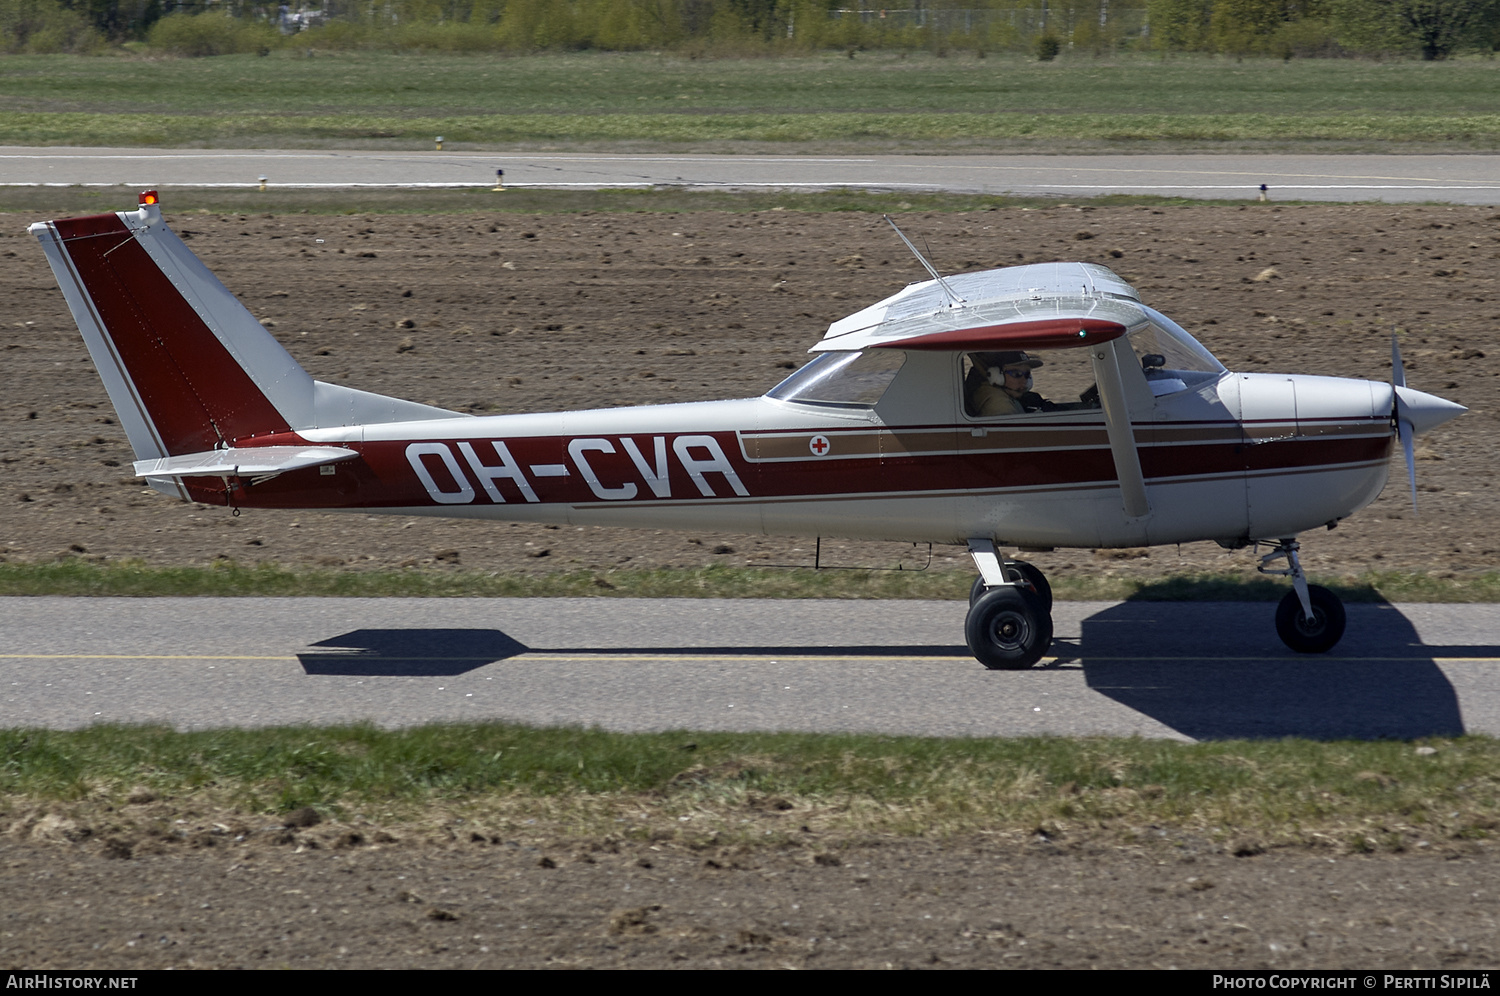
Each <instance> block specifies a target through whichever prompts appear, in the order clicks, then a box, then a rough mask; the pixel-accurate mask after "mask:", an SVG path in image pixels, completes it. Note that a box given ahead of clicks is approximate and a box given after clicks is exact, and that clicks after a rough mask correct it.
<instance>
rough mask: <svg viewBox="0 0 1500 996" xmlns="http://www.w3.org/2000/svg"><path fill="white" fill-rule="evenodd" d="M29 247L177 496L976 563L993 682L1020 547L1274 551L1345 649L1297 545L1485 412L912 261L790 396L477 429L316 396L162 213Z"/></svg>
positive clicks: (1100, 289)
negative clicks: (1399, 463)
mask: <svg viewBox="0 0 1500 996" xmlns="http://www.w3.org/2000/svg"><path fill="white" fill-rule="evenodd" d="M892 227H894V225H893V226H892ZM30 231H31V232H32V233H33V234H34V235H36V237H37V238H38V239H39V240H40V241H41V244H42V247H43V249H44V250H45V251H46V254H47V260H48V262H49V263H50V264H51V266H52V270H53V272H54V273H55V274H56V276H57V280H58V283H59V285H60V286H61V288H62V291H63V294H64V296H65V297H66V298H67V302H68V306H69V308H70V309H71V310H72V313H73V317H74V319H75V320H76V321H77V323H78V328H79V330H80V331H81V332H82V333H83V337H84V340H85V342H86V343H87V345H88V349H89V353H90V355H91V356H92V358H93V361H94V364H95V365H96V366H97V367H98V370H99V374H100V376H101V377H102V379H103V381H104V386H105V388H106V389H107V391H108V393H109V397H110V400H111V401H112V402H113V404H114V407H115V409H116V411H117V412H118V413H119V416H120V423H121V425H122V426H123V427H124V428H125V432H126V435H127V436H128V437H129V439H130V443H131V446H132V447H133V448H134V450H135V456H136V461H135V472H136V474H137V475H139V476H141V477H144V478H145V479H146V480H147V481H148V482H149V483H150V485H151V486H152V487H153V488H155V489H156V490H158V491H161V492H163V493H165V494H168V495H174V496H177V497H180V498H184V499H188V500H191V501H195V502H202V503H204V504H209V505H227V506H231V507H234V508H241V507H243V508H281V509H294V508H295V509H343V510H359V511H363V512H385V513H392V514H399V515H440V516H460V517H465V518H481V519H502V520H511V521H528V522H556V523H569V524H589V525H630V526H646V527H668V528H674V529H682V528H695V529H725V530H732V531H736V532H764V533H780V534H801V535H808V536H842V537H850V538H863V539H889V540H903V541H913V542H932V543H947V544H966V545H967V546H968V550H969V552H970V554H971V555H972V557H973V559H974V563H975V565H976V566H977V567H978V569H979V574H980V576H979V578H978V579H977V580H976V582H975V584H974V588H973V592H972V595H971V598H970V608H969V613H968V617H967V621H966V623H965V636H966V638H967V641H968V646H969V649H970V650H971V651H972V652H973V653H974V656H975V657H976V658H977V659H978V660H979V661H980V662H981V663H983V664H984V665H985V666H986V667H989V668H1027V667H1031V666H1032V665H1033V664H1035V663H1037V661H1039V660H1040V659H1041V658H1042V656H1043V655H1044V654H1045V653H1046V652H1047V650H1048V647H1049V645H1050V643H1051V640H1052V617H1051V591H1050V586H1049V585H1048V583H1047V580H1046V578H1045V577H1044V576H1043V575H1042V573H1041V572H1040V571H1039V570H1038V569H1037V568H1036V567H1034V566H1033V565H1031V564H1030V563H1027V562H1025V561H1021V560H1016V559H1014V558H1012V557H1010V556H1007V555H1005V554H1003V553H1002V552H1001V551H1002V548H1019V549H1020V550H1022V551H1026V550H1037V549H1048V548H1054V547H1059V546H1067V547H1127V546H1129V547H1135V546H1149V545H1154V544H1166V543H1184V542H1190V541H1198V540H1214V541H1217V542H1218V543H1219V544H1221V545H1222V546H1224V547H1226V548H1230V549H1233V548H1239V547H1244V546H1247V545H1250V544H1252V543H1254V544H1257V545H1260V544H1266V545H1269V547H1270V552H1269V553H1267V554H1265V555H1264V556H1262V557H1261V558H1260V564H1259V568H1260V569H1261V570H1262V571H1263V572H1266V573H1271V574H1280V575H1284V576H1289V577H1290V578H1291V582H1292V590H1291V591H1289V592H1288V593H1287V595H1286V597H1285V598H1284V599H1283V600H1282V602H1281V604H1280V606H1279V607H1278V609H1277V611H1276V628H1277V632H1278V634H1279V635H1280V637H1281V639H1282V640H1283V641H1284V642H1285V643H1286V644H1287V646H1289V647H1291V648H1292V649H1293V650H1296V651H1302V652H1314V653H1315V652H1322V651H1326V650H1328V649H1329V648H1331V647H1332V646H1333V645H1334V644H1336V643H1337V642H1338V640H1339V638H1340V637H1341V636H1342V635H1343V632H1344V624H1345V620H1344V609H1343V606H1342V604H1341V603H1340V601H1339V599H1338V598H1337V597H1336V596H1335V595H1334V594H1333V593H1332V592H1329V591H1328V590H1327V589H1325V588H1321V587H1319V586H1316V585H1310V584H1308V583H1307V579H1306V577H1305V576H1304V574H1303V571H1302V566H1301V563H1300V562H1299V560H1298V555H1297V553H1298V542H1297V535H1298V534H1299V533H1302V532H1304V531H1306V530H1309V529H1313V528H1315V527H1318V526H1324V525H1327V526H1330V527H1331V526H1332V525H1333V524H1334V523H1336V522H1338V520H1340V519H1342V518H1344V517H1345V516H1348V515H1350V514H1351V513H1353V512H1355V511H1356V510H1358V509H1360V508H1363V507H1364V506H1365V505H1367V504H1369V503H1370V502H1371V501H1373V500H1374V499H1375V497H1376V496H1377V495H1379V494H1380V491H1381V489H1382V488H1383V487H1384V486H1385V483H1386V478H1387V475H1388V472H1389V467H1390V459H1391V455H1392V449H1393V444H1394V441H1395V440H1398V439H1399V440H1400V442H1401V444H1402V446H1403V448H1404V450H1405V452H1406V459H1407V467H1408V475H1409V476H1411V477H1412V481H1413V488H1412V491H1413V500H1415V476H1414V472H1413V470H1412V467H1413V464H1412V443H1411V440H1412V436H1413V435H1414V434H1416V433H1420V432H1423V431H1425V430H1427V429H1430V428H1432V427H1434V426H1436V425H1439V424H1441V423H1443V422H1445V421H1447V420H1448V419H1450V418H1453V417H1454V416H1456V415H1458V414H1460V413H1462V412H1463V411H1465V410H1466V409H1464V408H1463V407H1462V406H1460V405H1457V404H1454V403H1452V402H1449V401H1446V400H1444V399H1442V398H1438V397H1435V396H1433V395H1431V394H1424V393H1422V392H1420V391H1415V390H1412V389H1411V388H1408V387H1406V386H1405V382H1404V377H1403V374H1402V366H1401V360H1400V355H1399V352H1397V351H1396V347H1395V344H1394V342H1393V344H1392V368H1393V380H1394V383H1391V384H1387V383H1382V382H1378V381H1368V380H1350V379H1341V378H1333V377H1315V376H1302V375H1287V374H1261V373H1254V374H1245V373H1233V372H1230V371H1229V370H1226V369H1225V368H1224V366H1223V365H1222V364H1220V363H1219V361H1218V360H1216V359H1214V357H1213V355H1212V354H1211V353H1210V352H1209V351H1208V350H1206V349H1204V348H1203V346H1201V345H1199V344H1198V342H1197V341H1196V340H1194V339H1193V337H1192V336H1191V335H1189V334H1188V333H1187V332H1186V331H1184V330H1183V329H1182V328H1181V327H1180V326H1179V325H1178V324H1177V323H1176V322H1174V321H1172V320H1171V319H1170V318H1168V317H1167V316H1165V315H1163V314H1161V313H1160V312H1158V311H1156V310H1154V309H1152V308H1150V307H1148V306H1147V305H1145V304H1144V303H1142V302H1141V299H1140V295H1138V294H1137V293H1136V291H1135V290H1134V289H1133V288H1132V287H1131V286H1130V285H1129V284H1127V283H1126V282H1125V281H1123V280H1121V279H1120V278H1119V277H1118V276H1116V275H1115V274H1114V273H1113V272H1111V271H1110V270H1108V269H1106V268H1105V267H1102V266H1098V265H1095V264H1092V263H1040V264H1032V265H1027V266H1014V267H1007V268H1004V269H996V270H986V271H982V272H976V273H963V274H956V275H951V276H947V277H943V276H940V275H939V274H938V272H937V271H936V270H935V269H933V268H932V266H931V265H930V264H929V263H928V262H927V261H926V260H925V259H924V258H923V257H922V255H921V254H920V253H918V252H917V251H916V249H915V247H912V246H911V244H910V242H909V241H908V242H907V245H908V247H910V248H911V249H912V252H913V253H914V254H916V256H917V258H918V259H919V260H921V261H922V263H923V265H924V266H926V267H927V269H928V271H929V272H930V274H931V277H932V279H930V280H926V281H922V282H920V283H913V284H910V285H908V286H907V287H906V288H905V289H903V290H901V291H899V292H898V293H896V294H894V295H892V296H891V297H888V298H886V299H885V300H883V301H880V302H879V303H877V304H873V305H871V306H870V307H868V308H865V309H864V310H862V311H859V312H856V313H855V314H853V315H850V316H849V317H847V318H843V319H841V320H839V321H836V322H834V323H833V324H832V325H831V326H830V327H829V328H828V331H827V334H826V335H825V336H824V337H823V339H822V340H821V341H820V342H818V343H817V344H816V345H814V346H813V347H812V349H811V350H810V352H812V353H814V354H815V357H814V358H813V359H812V360H811V361H810V362H808V363H807V364H806V365H804V366H803V367H802V368H801V369H799V370H797V371H796V372H794V373H793V374H792V375H791V376H789V377H787V378H786V380H784V381H783V382H782V383H780V384H778V385H777V386H775V387H774V388H772V389H771V390H770V391H769V392H767V393H766V394H765V395H764V396H763V397H759V398H748V399H743V400H737V401H713V402H693V403H685V404H670V405H651V406H645V407H636V408H617V409H602V410H595V411H570V412H562V413H557V414H545V415H542V414H522V415H497V416H477V417H476V416H470V415H465V414H461V413H458V412H452V411H445V410H443V409H440V408H435V407H430V406H427V405H421V404H415V403H413V402H410V401H402V400H398V399H395V398H389V397H384V396H381V395H376V394H370V393H366V392H363V391H357V390H353V389H350V388H347V387H342V386H338V385H333V384H325V383H322V382H319V381H316V380H313V379H312V377H310V376H309V375H308V374H307V372H306V371H304V370H303V369H302V368H301V367H300V366H299V365H298V364H297V362H296V361H295V360H294V359H292V357H291V355H290V354H288V353H287V351H286V350H285V349H283V348H282V347H281V345H280V344H279V343H278V342H277V341H276V339H275V338H274V337H273V336H272V335H271V334H270V333H269V332H267V331H266V330H265V329H264V328H263V327H262V326H261V325H260V324H259V322H257V321H256V319H255V318H254V317H253V316H252V315H251V314H250V312H249V311H248V310H246V309H245V307H244V306H243V305H241V304H240V303H239V301H238V300H236V299H235V297H234V296H233V295H232V294H231V293H230V292H229V291H228V290H227V289H226V288H225V287H224V286H223V284H221V283H220V282H219V281H218V280H217V279H216V278H215V277H214V276H213V275H212V274H211V273H210V272H209V271H208V269H207V268H206V267H205V266H204V265H203V264H202V263H201V262H200V261H199V260H198V259H197V257H196V256H194V255H193V253H192V252H191V251H190V250H189V249H188V248H187V246H186V245H184V244H183V242H182V241H181V239H179V238H178V237H177V236H176V235H175V234H173V232H172V231H171V229H170V228H168V226H167V225H166V223H165V222H164V221H163V220H162V216H161V210H160V205H159V204H158V203H157V196H156V193H155V192H154V191H148V192H146V193H143V194H142V195H141V197H140V203H139V208H138V210H135V211H121V212H117V213H114V214H104V215H97V216H94V217H87V218H71V219H66V220H61V221H49V222H40V223H38V224H35V225H33V226H31V229H30ZM898 234H899V230H898ZM901 237H902V239H903V241H905V236H904V235H903V236H901ZM1037 381H1040V383H1036V382H1037ZM1043 392H1045V396H1044V393H1043ZM1257 549H1258V546H1257ZM1277 564H1284V566H1280V567H1277V566H1274V565H1277Z"/></svg>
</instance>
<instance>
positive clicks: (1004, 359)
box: [974, 350, 1044, 370]
mask: <svg viewBox="0 0 1500 996" xmlns="http://www.w3.org/2000/svg"><path fill="white" fill-rule="evenodd" d="M974 355H975V356H976V357H978V359H979V362H980V363H983V364H984V365H985V367H986V368H989V369H999V368H1000V367H1015V366H1027V367H1030V368H1031V369H1033V370H1035V369H1036V368H1037V367H1040V366H1043V365H1044V364H1043V363H1042V361H1041V360H1039V359H1037V358H1036V357H1035V356H1028V355H1027V354H1025V353H1023V352H1020V351H1019V350H1011V351H1009V352H1004V353H975V354H974Z"/></svg>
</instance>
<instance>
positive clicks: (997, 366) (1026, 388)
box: [961, 349, 1099, 419]
mask: <svg viewBox="0 0 1500 996" xmlns="http://www.w3.org/2000/svg"><path fill="white" fill-rule="evenodd" d="M961 363H962V370H961V372H962V375H963V398H964V414H965V415H967V416H968V417H969V418H985V419H987V418H1005V417H1007V416H1014V415H1028V414H1033V413H1036V412H1056V411H1079V410H1083V409H1089V408H1098V407H1099V391H1098V390H1097V389H1096V388H1095V387H1094V367H1093V364H1092V363H1090V362H1089V354H1088V350H1086V349H1049V350H1036V351H1032V352H1020V351H1014V350H1013V351H1009V352H992V353H964V354H963V355H962V357H961ZM1023 372H1024V373H1029V374H1030V377H1029V378H1023V377H1020V376H1017V375H1018V374H1021V373H1023Z"/></svg>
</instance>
